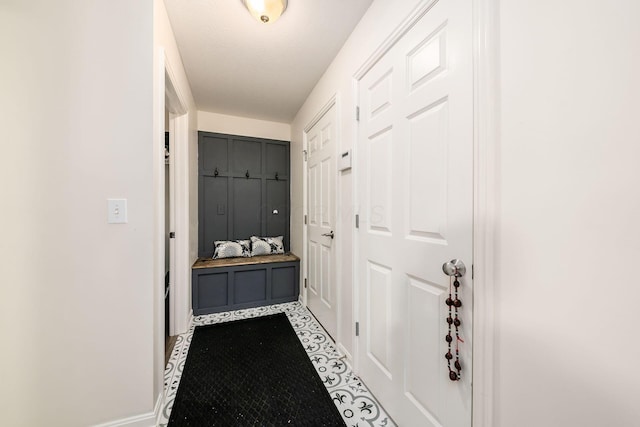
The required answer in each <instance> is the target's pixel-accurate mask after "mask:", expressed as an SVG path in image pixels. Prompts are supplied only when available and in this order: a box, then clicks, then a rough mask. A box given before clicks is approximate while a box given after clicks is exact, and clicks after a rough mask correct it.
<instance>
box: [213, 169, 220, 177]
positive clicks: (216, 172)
mask: <svg viewBox="0 0 640 427" xmlns="http://www.w3.org/2000/svg"><path fill="white" fill-rule="evenodd" d="M218 174H219V172H218V168H216V170H215V171H213V176H218Z"/></svg>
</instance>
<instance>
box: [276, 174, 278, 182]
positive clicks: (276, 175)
mask: <svg viewBox="0 0 640 427" xmlns="http://www.w3.org/2000/svg"><path fill="white" fill-rule="evenodd" d="M277 180H278V172H276V181H277Z"/></svg>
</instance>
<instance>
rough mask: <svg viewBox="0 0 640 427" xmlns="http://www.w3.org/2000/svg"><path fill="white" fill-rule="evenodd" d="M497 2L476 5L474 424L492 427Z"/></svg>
mask: <svg viewBox="0 0 640 427" xmlns="http://www.w3.org/2000/svg"><path fill="white" fill-rule="evenodd" d="M497 1H498V0H475V1H474V8H473V26H474V28H473V38H474V46H473V51H474V55H473V67H474V116H475V117H474V160H473V161H474V178H473V180H474V219H473V224H474V231H473V241H474V247H473V259H474V280H473V287H474V289H473V369H472V371H473V391H472V392H473V396H472V405H473V409H472V425H473V426H474V427H492V426H493V425H494V423H493V404H494V398H495V396H494V377H495V360H494V349H495V322H494V316H495V314H494V311H495V307H494V283H495V271H494V266H495V261H496V255H495V247H494V244H495V242H494V239H495V224H496V223H497V221H499V219H498V209H497V207H498V184H497V183H498V179H499V176H498V153H499V121H498V120H499V80H498V78H499V74H498V64H499V62H498V60H499V47H498V46H499V44H498V41H499V33H498V23H499V17H498V4H497Z"/></svg>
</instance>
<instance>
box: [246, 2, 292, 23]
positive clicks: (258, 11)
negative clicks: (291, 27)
mask: <svg viewBox="0 0 640 427" xmlns="http://www.w3.org/2000/svg"><path fill="white" fill-rule="evenodd" d="M242 2H243V3H244V5H245V6H246V7H247V9H249V12H251V14H252V15H253V17H254V18H256V19H257V20H258V21H260V22H263V23H265V24H271V23H272V22H275V21H276V20H277V19H278V18H280V15H282V14H283V13H284V11H285V10H286V9H287V3H288V1H287V0H242Z"/></svg>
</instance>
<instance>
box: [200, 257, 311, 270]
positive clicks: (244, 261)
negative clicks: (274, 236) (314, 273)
mask: <svg viewBox="0 0 640 427" xmlns="http://www.w3.org/2000/svg"><path fill="white" fill-rule="evenodd" d="M292 261H300V258H298V257H297V256H296V255H294V254H292V253H288V254H277V255H258V256H252V257H238V258H219V259H213V258H198V260H197V261H196V262H195V263H194V264H193V266H192V267H191V268H193V269H197V268H212V267H233V266H236V265H254V264H271V263H274V262H292Z"/></svg>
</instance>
